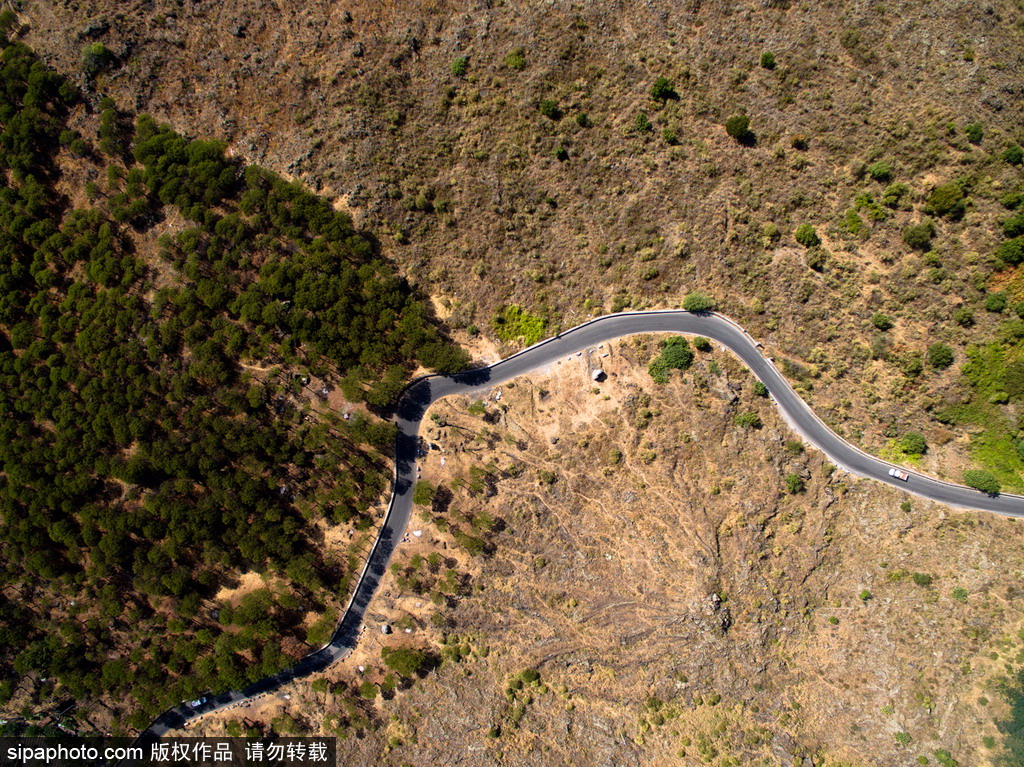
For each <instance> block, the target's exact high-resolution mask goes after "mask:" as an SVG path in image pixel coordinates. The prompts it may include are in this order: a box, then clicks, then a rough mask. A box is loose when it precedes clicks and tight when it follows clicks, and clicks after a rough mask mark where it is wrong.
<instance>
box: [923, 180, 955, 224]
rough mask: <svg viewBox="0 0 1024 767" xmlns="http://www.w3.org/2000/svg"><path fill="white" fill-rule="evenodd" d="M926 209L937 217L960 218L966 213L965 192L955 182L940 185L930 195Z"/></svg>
mask: <svg viewBox="0 0 1024 767" xmlns="http://www.w3.org/2000/svg"><path fill="white" fill-rule="evenodd" d="M924 209H925V212H926V213H932V214H935V215H936V216H946V217H948V218H959V217H960V216H962V215H963V212H964V191H963V189H961V188H960V185H959V184H956V183H954V182H949V183H948V184H939V185H938V186H937V187H935V188H934V189H933V190H932V191H931V194H929V195H928V200H927V201H926V202H925V208H924Z"/></svg>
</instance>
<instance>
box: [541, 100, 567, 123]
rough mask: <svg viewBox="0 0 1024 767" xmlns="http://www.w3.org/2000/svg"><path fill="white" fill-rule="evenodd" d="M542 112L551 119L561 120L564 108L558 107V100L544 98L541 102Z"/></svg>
mask: <svg viewBox="0 0 1024 767" xmlns="http://www.w3.org/2000/svg"><path fill="white" fill-rule="evenodd" d="M538 108H539V109H540V113H541V114H542V115H544V116H545V117H547V118H548V119H549V120H561V119H562V110H561V109H559V108H558V102H557V101H555V100H554V99H544V100H543V101H541V102H540V106H539V107H538Z"/></svg>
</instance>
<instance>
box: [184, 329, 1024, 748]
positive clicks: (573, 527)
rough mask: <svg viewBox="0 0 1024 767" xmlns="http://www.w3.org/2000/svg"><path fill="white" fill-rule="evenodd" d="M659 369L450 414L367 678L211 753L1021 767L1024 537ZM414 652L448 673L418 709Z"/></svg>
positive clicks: (456, 408)
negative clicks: (284, 743) (879, 477)
mask: <svg viewBox="0 0 1024 767" xmlns="http://www.w3.org/2000/svg"><path fill="white" fill-rule="evenodd" d="M657 349H658V343H657V341H655V340H654V339H650V338H648V339H643V338H640V339H635V340H633V339H630V340H626V341H623V342H619V343H617V344H614V345H612V347H611V348H606V349H602V350H601V351H600V352H598V353H595V354H593V355H590V356H589V359H587V358H583V359H575V358H574V359H573V360H572V361H571V362H563V363H562V364H560V365H556V366H553V368H554V369H552V370H550V371H545V372H541V373H538V374H535V375H531V376H529V377H527V378H521V379H517V380H516V381H514V382H512V383H511V384H508V385H505V386H502V387H501V388H500V389H498V390H496V391H494V392H492V394H491V396H490V397H488V399H487V401H486V402H485V401H469V400H466V399H456V400H451V401H444V402H442V403H439V404H438V405H436V406H434V407H433V408H431V411H430V418H429V420H430V426H428V427H427V430H426V437H427V439H428V441H429V442H430V443H431V444H434V445H437V447H438V449H437V450H431V451H430V453H429V454H428V456H427V457H426V458H425V459H424V462H423V463H424V468H423V487H424V488H427V487H429V488H430V489H431V490H432V493H427V492H426V491H425V490H424V489H423V488H421V496H422V498H421V500H422V501H423V503H422V504H421V505H420V507H419V508H420V509H421V510H422V511H421V513H420V514H419V517H418V519H416V520H414V522H413V524H412V526H411V530H412V531H413V534H412V535H411V536H410V540H409V542H408V543H405V544H403V545H402V547H401V548H400V550H399V553H398V555H397V556H396V559H395V564H394V566H393V567H392V573H391V578H390V580H389V581H386V582H385V583H384V584H383V586H382V591H381V595H380V597H379V598H378V599H377V600H376V602H375V603H374V606H373V608H371V611H370V617H369V620H368V621H367V626H368V629H367V634H366V635H365V637H364V639H363V640H362V642H361V643H360V646H359V648H358V649H357V651H356V653H355V654H354V655H353V656H352V657H350V658H349V659H347V660H346V661H344V662H343V663H341V664H339V666H338V667H336V668H335V669H332V670H331V671H329V672H328V673H327V675H326V677H325V681H324V682H322V683H317V682H314V683H313V684H312V685H310V684H308V683H305V682H303V683H298V684H296V685H294V686H293V687H291V688H290V689H288V690H287V691H283V692H282V694H280V695H278V696H276V697H274V698H271V699H267V700H264V701H261V702H259V704H258V705H257V706H256V707H254V708H252V709H245V710H243V711H242V712H236V711H229V712H225V713H223V714H220V715H215V716H211V717H209V718H207V719H205V720H204V721H203V722H202V723H200V724H199V725H197V726H196V727H197V729H194V730H190V731H194V732H208V733H223V732H225V731H231V730H230V729H228V728H234V727H241V726H242V725H243V724H245V723H246V722H248V726H255V725H256V723H258V722H262V723H263V724H264V726H266V725H269V726H271V727H273V728H275V729H277V730H278V731H281V732H287V731H288V730H289V729H290V728H292V727H298V728H300V729H302V730H308V731H316V732H322V733H336V734H338V735H340V736H342V737H343V738H344V740H342V741H341V743H340V744H339V747H340V749H341V753H342V754H343V761H344V763H345V764H352V765H377V764H385V765H403V764H417V765H418V764H432V763H433V764H437V763H453V762H456V761H457V760H459V759H462V761H463V762H464V763H470V764H475V763H480V764H490V763H499V764H509V765H548V764H566V765H572V764H609V765H612V764H614V765H619V764H635V765H641V764H683V765H699V764H715V765H737V764H743V765H747V764H755V765H778V764H782V765H792V764H800V765H811V764H815V765H832V766H833V767H838V766H839V765H899V764H910V763H918V757H924V758H925V759H927V760H928V761H927V762H920V763H923V764H940V765H942V764H961V765H968V764H976V765H982V764H1000V765H1011V764H1019V763H1020V761H1019V760H1020V758H1021V755H1022V753H1024V752H1022V751H1021V748H1020V746H1021V741H1020V740H1019V737H1020V727H1021V720H1020V717H1019V701H1020V696H1021V694H1022V692H1024V688H1022V687H1021V685H1020V683H1019V682H1018V681H1016V674H1018V673H1019V670H1020V669H1021V667H1022V665H1024V660H1022V658H1024V655H1022V651H1024V635H1022V634H1021V633H1020V632H1021V629H1022V627H1024V605H1022V603H1021V572H1022V565H1024V559H1022V554H1021V546H1020V538H1021V533H1020V531H1019V530H1018V528H1019V525H1020V523H1019V522H1017V521H1014V520H1006V519H1001V518H998V517H994V516H991V515H986V514H977V513H965V512H959V511H952V512H951V511H950V510H949V509H945V508H943V507H942V506H941V505H937V504H932V503H928V502H924V501H920V500H917V499H909V500H908V497H907V496H906V495H903V494H901V493H899V492H897V491H895V490H892V489H890V488H885V487H880V486H878V485H877V483H874V482H871V481H868V480H858V479H856V478H851V477H849V476H847V475H844V474H843V473H842V472H841V471H835V470H834V468H833V467H832V466H831V465H829V464H828V463H827V462H825V461H823V460H822V459H821V457H820V455H817V454H815V453H814V452H813V451H811V450H808V449H804V448H803V447H802V446H801V444H800V442H799V441H796V440H794V437H793V434H792V433H791V432H790V430H789V429H788V427H787V426H786V425H785V423H783V422H782V421H781V419H780V418H779V417H778V415H777V413H776V412H775V409H774V407H773V406H772V405H771V404H770V402H769V401H768V400H767V399H766V398H763V397H760V396H759V395H758V394H757V393H756V392H755V390H754V386H753V381H752V379H751V376H750V374H749V372H748V371H747V370H746V369H745V368H744V367H743V366H742V365H740V364H739V363H738V362H737V361H736V360H734V359H733V358H732V357H731V355H728V354H726V353H723V352H720V351H717V350H714V351H707V352H699V353H698V355H697V357H696V359H695V361H694V362H693V364H692V366H691V367H690V368H689V369H688V370H687V371H686V372H685V373H683V374H676V373H673V374H672V376H671V377H670V380H669V382H668V383H667V384H664V385H658V384H654V383H653V382H652V381H651V379H650V376H649V375H648V374H647V373H646V372H645V367H646V366H645V364H644V363H645V362H647V361H648V360H649V359H650V358H651V356H652V355H653V354H655V353H656V352H657ZM602 354H608V355H609V356H608V357H603V356H599V355H602ZM596 365H600V366H601V368H602V369H603V370H604V371H605V372H606V373H608V374H609V378H608V380H607V381H605V382H602V383H599V384H594V383H593V382H592V381H591V376H590V371H591V370H592V369H593V368H594V367H595V366H596ZM499 392H500V397H499V396H498V394H499ZM750 414H753V415H756V416H757V418H758V419H759V421H760V425H756V424H752V423H751V419H749V418H745V417H744V416H747V415H750ZM794 476H795V477H797V478H798V479H799V482H798V483H797V484H796V485H793V484H791V482H790V479H789V478H790V477H794ZM416 533H418V534H416ZM453 574H454V577H453ZM385 626H387V627H389V628H390V629H391V631H392V633H391V634H389V635H385V634H383V633H382V628H383V627H385ZM407 630H408V633H406V632H407ZM395 647H426V648H430V652H431V653H432V654H433V655H434V663H437V664H440V667H439V668H438V669H437V670H436V671H433V672H432V673H430V674H428V675H426V676H425V677H424V678H423V679H422V680H418V681H415V683H414V684H412V686H411V688H410V689H408V691H402V689H401V688H403V687H405V686H408V684H409V682H403V681H402V678H401V676H400V675H396V674H395V673H394V672H393V670H392V669H391V668H390V667H389V666H388V665H387V663H386V661H384V659H383V658H382V650H383V649H384V648H395ZM396 686H397V688H398V691H397V692H396ZM285 695H288V696H289V697H288V698H287V699H286V698H285V697H284V696H285ZM1015 702H1016V705H1017V707H1018V710H1014V707H1013V706H1014V703H1015ZM357 712H358V713H357ZM240 714H241V716H242V718H239V717H240ZM235 731H237V730H235Z"/></svg>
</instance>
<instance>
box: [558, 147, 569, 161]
mask: <svg viewBox="0 0 1024 767" xmlns="http://www.w3.org/2000/svg"><path fill="white" fill-rule="evenodd" d="M555 159H556V160H558V161H559V162H565V161H566V160H568V159H569V150H568V149H567V148H566V147H564V146H560V147H558V149H556V150H555Z"/></svg>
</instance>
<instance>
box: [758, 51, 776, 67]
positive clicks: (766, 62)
mask: <svg viewBox="0 0 1024 767" xmlns="http://www.w3.org/2000/svg"><path fill="white" fill-rule="evenodd" d="M761 66H762V67H763V68H764V69H775V54H774V53H772V52H771V51H765V52H764V53H762V54H761Z"/></svg>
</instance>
